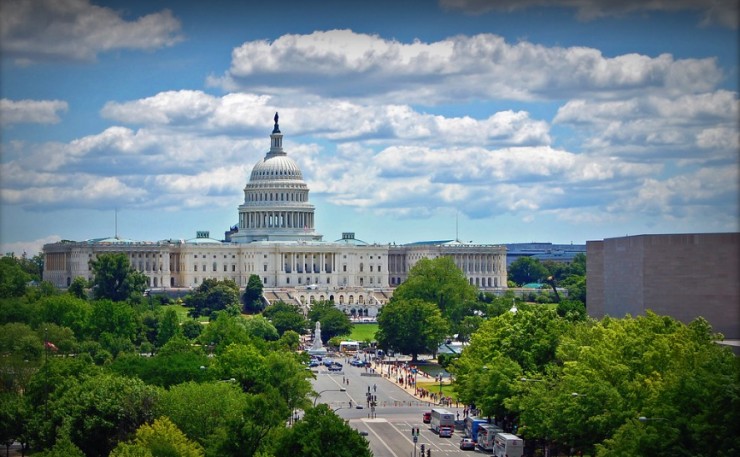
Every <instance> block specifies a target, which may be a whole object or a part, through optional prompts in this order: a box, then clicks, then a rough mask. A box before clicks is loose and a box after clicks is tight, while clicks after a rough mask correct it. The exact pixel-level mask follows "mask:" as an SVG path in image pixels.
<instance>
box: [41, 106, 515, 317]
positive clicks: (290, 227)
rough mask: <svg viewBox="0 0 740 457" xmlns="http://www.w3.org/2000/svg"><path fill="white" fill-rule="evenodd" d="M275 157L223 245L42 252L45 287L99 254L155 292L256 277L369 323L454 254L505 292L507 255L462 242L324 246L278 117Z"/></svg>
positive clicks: (205, 238)
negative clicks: (432, 265)
mask: <svg viewBox="0 0 740 457" xmlns="http://www.w3.org/2000/svg"><path fill="white" fill-rule="evenodd" d="M270 141H271V146H270V151H269V152H267V153H266V155H265V158H264V159H262V160H260V161H259V162H258V163H257V164H255V166H254V168H253V170H252V173H251V175H250V179H249V181H248V182H247V185H246V187H245V188H244V202H243V203H242V204H241V205H239V207H238V218H237V221H238V222H237V224H236V225H235V226H234V227H232V228H231V230H230V231H228V232H226V236H225V241H222V240H216V239H213V238H211V237H210V234H209V233H208V232H206V231H203V232H198V233H197V234H196V237H195V238H193V239H190V240H162V241H157V242H142V241H133V240H125V239H120V238H117V237H114V238H103V239H93V240H86V241H81V242H74V241H61V242H58V243H52V244H47V245H45V246H44V255H45V265H44V279H45V280H47V281H51V282H52V283H53V284H55V285H56V286H57V287H67V286H69V284H70V283H71V281H72V280H73V279H74V278H75V277H77V276H81V277H84V278H87V279H90V278H91V277H92V272H91V270H90V267H89V265H90V261H91V260H93V259H94V258H95V256H97V255H98V254H100V253H105V252H123V253H126V254H127V255H128V257H129V259H130V261H131V265H132V266H133V267H134V268H135V269H137V270H139V271H141V272H142V273H144V274H145V275H146V276H147V277H148V278H149V286H150V287H152V288H172V289H178V288H186V289H189V288H194V287H197V286H198V285H199V284H200V283H201V282H202V281H203V280H204V279H205V278H215V279H218V280H223V279H231V280H233V281H234V282H236V284H238V285H239V286H240V287H242V288H243V287H245V286H246V285H247V281H248V280H249V277H250V275H252V274H255V275H258V276H259V277H260V278H261V279H262V282H263V285H264V288H265V298H266V299H267V300H268V301H270V302H271V301H275V300H286V301H292V302H298V303H302V304H304V305H306V304H309V303H310V302H313V301H316V300H333V301H334V303H336V304H337V306H338V307H339V308H340V309H342V310H343V311H345V312H346V313H347V314H351V315H354V316H357V317H358V318H364V317H369V318H372V317H374V316H375V315H377V311H378V309H379V308H380V307H381V306H382V305H383V304H384V303H386V302H387V300H388V299H389V298H390V296H391V295H392V293H393V288H395V287H396V286H398V285H399V284H400V283H402V282H403V281H404V280H405V279H406V276H407V274H408V271H409V269H410V268H411V267H413V266H414V265H415V264H416V262H418V261H419V260H420V259H421V258H425V257H427V258H434V257H439V256H445V255H446V256H451V257H452V258H453V259H454V260H455V263H456V264H457V265H458V266H459V267H460V268H461V269H462V270H463V272H464V273H465V275H466V277H467V278H468V280H469V281H470V283H471V284H473V285H475V286H477V287H479V288H480V289H483V290H495V289H503V288H505V287H506V248H505V247H504V246H503V245H472V244H465V243H459V242H455V241H436V242H420V243H412V244H407V245H395V244H393V245H388V244H382V245H381V244H368V243H365V242H363V241H361V240H358V239H356V238H355V236H354V233H351V232H347V233H343V234H342V238H341V239H339V240H337V241H333V242H327V241H322V238H323V237H322V235H320V234H318V233H316V231H315V228H314V227H315V226H314V223H315V215H314V206H313V205H311V204H310V202H309V198H308V194H309V189H308V186H307V185H306V183H305V181H303V176H302V173H301V170H300V169H299V167H298V165H297V164H296V163H295V162H294V161H293V160H292V159H291V158H289V157H288V156H287V153H286V152H285V151H284V150H283V147H282V133H281V132H280V129H279V126H278V117H277V114H276V115H275V125H274V128H273V131H272V133H271V135H270Z"/></svg>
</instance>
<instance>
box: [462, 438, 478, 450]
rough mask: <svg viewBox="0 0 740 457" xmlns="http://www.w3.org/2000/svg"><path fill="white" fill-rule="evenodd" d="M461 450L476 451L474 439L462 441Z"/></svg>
mask: <svg viewBox="0 0 740 457" xmlns="http://www.w3.org/2000/svg"><path fill="white" fill-rule="evenodd" d="M460 449H462V450H464V451H473V450H475V441H473V438H463V439H461V440H460Z"/></svg>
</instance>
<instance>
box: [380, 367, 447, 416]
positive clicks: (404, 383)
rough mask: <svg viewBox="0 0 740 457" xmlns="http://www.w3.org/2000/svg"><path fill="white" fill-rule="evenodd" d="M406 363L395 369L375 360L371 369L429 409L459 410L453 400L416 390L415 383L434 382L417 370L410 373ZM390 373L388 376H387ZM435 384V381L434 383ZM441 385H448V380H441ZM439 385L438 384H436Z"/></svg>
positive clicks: (423, 390)
mask: <svg viewBox="0 0 740 457" xmlns="http://www.w3.org/2000/svg"><path fill="white" fill-rule="evenodd" d="M405 365H406V363H404V364H403V365H400V366H398V367H395V366H394V365H393V364H388V363H385V364H383V363H378V361H377V360H374V361H373V362H372V365H371V367H372V368H374V369H375V371H376V372H377V373H380V374H381V376H382V377H383V378H385V379H387V380H388V381H391V382H393V383H394V384H395V385H396V386H398V387H400V388H402V389H403V390H405V391H406V393H408V394H409V395H411V396H412V397H414V398H416V399H417V400H419V401H421V402H423V403H427V404H428V405H429V406H430V407H432V406H435V405H436V406H445V407H451V408H460V406H459V405H457V403H456V402H455V401H454V399H451V398H448V397H442V398H440V396H439V393H435V392H430V391H428V390H425V389H417V387H416V385H415V383H417V382H422V381H423V382H428V381H434V378H432V377H431V376H429V375H427V374H426V373H424V372H423V371H421V370H419V369H418V368H417V373H416V374H414V373H412V372H411V369H410V368H406V366H405ZM389 371H390V374H389ZM434 382H437V381H434ZM441 384H442V385H449V384H450V380H449V379H443V380H442V382H441ZM437 385H439V384H437Z"/></svg>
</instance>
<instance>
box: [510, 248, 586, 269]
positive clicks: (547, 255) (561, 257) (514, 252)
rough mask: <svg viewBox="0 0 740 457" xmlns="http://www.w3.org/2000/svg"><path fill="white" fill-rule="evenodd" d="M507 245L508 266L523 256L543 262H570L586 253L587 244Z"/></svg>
mask: <svg viewBox="0 0 740 457" xmlns="http://www.w3.org/2000/svg"><path fill="white" fill-rule="evenodd" d="M505 246H506V267H507V268H508V267H509V265H511V264H512V262H514V261H516V260H517V259H519V258H521V257H532V258H533V259H537V260H539V261H541V262H543V261H545V260H551V261H553V262H563V263H570V262H572V261H573V259H574V258H575V256H576V255H578V254H585V253H586V245H585V244H572V243H571V244H552V243H535V242H532V243H508V244H506V245H505Z"/></svg>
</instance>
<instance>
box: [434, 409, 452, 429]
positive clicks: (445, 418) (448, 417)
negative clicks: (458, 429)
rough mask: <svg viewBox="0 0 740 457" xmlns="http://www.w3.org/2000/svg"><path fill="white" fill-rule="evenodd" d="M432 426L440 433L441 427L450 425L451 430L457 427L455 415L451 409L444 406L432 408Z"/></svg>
mask: <svg viewBox="0 0 740 457" xmlns="http://www.w3.org/2000/svg"><path fill="white" fill-rule="evenodd" d="M430 427H431V428H432V431H433V432H435V433H439V429H440V428H442V427H449V428H450V429H451V430H454V429H455V415H454V414H452V413H451V412H450V411H447V410H446V409H442V408H434V409H432V420H431V422H430Z"/></svg>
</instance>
